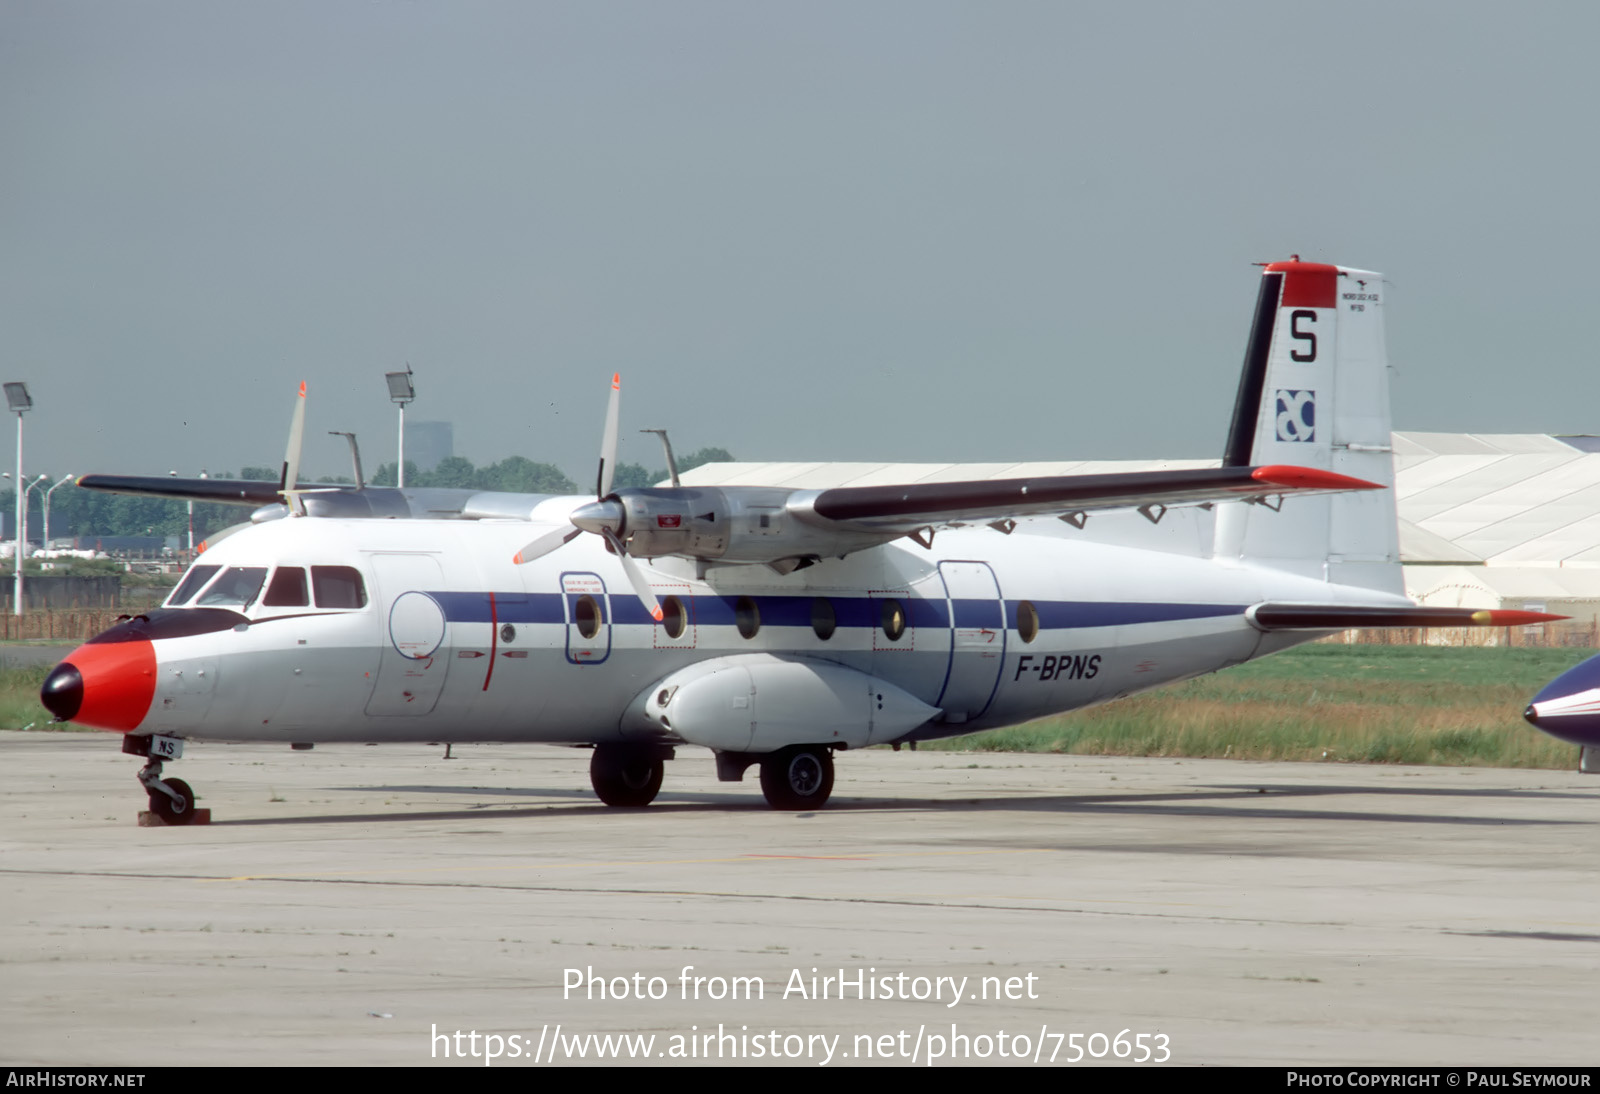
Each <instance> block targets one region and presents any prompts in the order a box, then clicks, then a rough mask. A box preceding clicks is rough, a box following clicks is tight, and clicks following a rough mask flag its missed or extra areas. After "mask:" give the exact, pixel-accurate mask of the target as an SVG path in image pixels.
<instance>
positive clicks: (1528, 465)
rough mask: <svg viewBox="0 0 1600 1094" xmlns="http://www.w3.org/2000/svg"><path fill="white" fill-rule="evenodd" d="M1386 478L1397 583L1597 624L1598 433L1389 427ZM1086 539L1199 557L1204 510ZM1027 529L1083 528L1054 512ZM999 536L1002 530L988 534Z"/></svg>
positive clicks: (907, 479) (841, 473) (822, 474)
mask: <svg viewBox="0 0 1600 1094" xmlns="http://www.w3.org/2000/svg"><path fill="white" fill-rule="evenodd" d="M1393 443H1394V461H1395V486H1396V494H1397V502H1398V506H1399V515H1400V558H1401V561H1402V563H1403V564H1404V566H1405V575H1406V591H1407V592H1408V593H1410V595H1411V596H1412V597H1413V598H1414V599H1415V600H1417V601H1418V602H1420V603H1423V604H1432V605H1438V606H1449V607H1479V608H1524V607H1526V608H1531V609H1533V610H1538V611H1543V610H1548V611H1552V612H1558V613H1560V614H1562V615H1570V616H1572V617H1573V623H1574V624H1589V625H1592V626H1596V627H1600V437H1591V436H1581V437H1553V436H1547V435H1544V434H1485V433H1396V434H1394V442H1393ZM1216 462H1217V461H1215V460H1093V461H1084V460H1077V461H1060V462H1055V461H1052V462H1042V463H1003V462H1001V463H966V464H960V463H955V464H932V463H720V464H706V465H704V466H702V467H699V468H696V469H695V470H693V471H690V472H687V473H685V474H684V476H683V481H684V483H685V484H686V485H713V484H714V485H719V486H727V485H748V486H757V485H759V486H787V487H793V488H797V489H809V490H821V489H826V488H828V487H834V486H881V485H887V484H893V483H911V482H949V481H953V480H960V479H1007V478H1022V477H1027V476H1032V475H1074V474H1076V475H1090V474H1098V473H1106V472H1114V471H1142V470H1154V469H1158V468H1179V467H1214V466H1216ZM1089 527H1090V528H1091V529H1093V533H1092V534H1093V535H1094V538H1096V539H1099V540H1109V541H1114V542H1126V543H1128V544H1129V545H1130V546H1131V545H1137V546H1147V547H1157V548H1164V549H1167V550H1175V551H1181V552H1183V553H1195V552H1204V551H1205V550H1207V549H1209V544H1210V542H1211V526H1210V516H1209V514H1207V513H1206V512H1204V511H1203V510H1199V509H1192V508H1191V509H1184V510H1172V511H1171V512H1169V513H1168V514H1167V515H1166V517H1165V518H1163V520H1162V521H1161V523H1160V525H1151V524H1150V523H1149V522H1148V521H1147V520H1146V519H1145V518H1143V517H1141V516H1139V515H1137V514H1134V513H1115V514H1097V515H1095V516H1093V517H1092V518H1091V520H1090V526H1089ZM1027 530H1028V531H1029V532H1031V533H1035V534H1049V535H1071V534H1077V535H1084V534H1086V532H1087V530H1086V532H1076V531H1075V530H1074V529H1070V528H1066V527H1065V526H1063V525H1060V523H1059V522H1056V521H1052V520H1035V521H1031V522H1029V523H1028V525H1027ZM997 534H998V533H997Z"/></svg>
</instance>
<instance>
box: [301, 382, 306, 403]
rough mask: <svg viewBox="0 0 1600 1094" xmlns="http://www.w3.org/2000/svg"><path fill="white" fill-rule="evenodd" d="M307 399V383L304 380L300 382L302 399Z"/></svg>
mask: <svg viewBox="0 0 1600 1094" xmlns="http://www.w3.org/2000/svg"><path fill="white" fill-rule="evenodd" d="M305 397H306V382H305V381H304V380H301V381H300V398H302V399H304V398H305Z"/></svg>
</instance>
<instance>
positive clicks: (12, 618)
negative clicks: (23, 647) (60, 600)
mask: <svg viewBox="0 0 1600 1094" xmlns="http://www.w3.org/2000/svg"><path fill="white" fill-rule="evenodd" d="M124 614H125V612H124V611H123V610H121V609H118V608H67V609H46V610H44V611H39V612H26V613H24V614H22V615H12V614H10V613H9V612H7V613H6V614H4V615H0V639H3V640H6V641H19V640H21V641H50V640H55V641H59V642H82V641H84V640H85V639H87V638H93V637H94V636H95V635H97V634H99V633H100V632H101V631H103V630H105V629H106V628H107V627H110V626H112V625H113V624H115V623H116V621H117V617H118V616H121V615H124Z"/></svg>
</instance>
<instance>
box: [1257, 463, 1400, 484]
mask: <svg viewBox="0 0 1600 1094" xmlns="http://www.w3.org/2000/svg"><path fill="white" fill-rule="evenodd" d="M1250 477H1251V478H1252V479H1255V480H1256V481H1257V482H1266V483H1271V484H1272V485H1273V486H1289V487H1295V488H1297V489H1300V490H1382V489H1383V484H1382V483H1379V482H1368V481H1367V480H1366V479H1358V478H1356V477H1354V476H1353V475H1341V474H1339V473H1338V472H1337V471H1323V470H1321V469H1320V468H1315V467H1295V466H1294V465H1293V464H1282V463H1274V464H1267V465H1265V466H1263V467H1258V468H1256V469H1255V470H1254V471H1252V472H1250Z"/></svg>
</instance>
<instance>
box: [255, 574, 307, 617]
mask: <svg viewBox="0 0 1600 1094" xmlns="http://www.w3.org/2000/svg"><path fill="white" fill-rule="evenodd" d="M261 603H262V604H263V605H264V606H265V607H268V608H304V607H305V606H306V605H308V604H310V603H311V600H310V598H309V597H307V596H306V572H305V570H303V569H302V568H300V567H299V566H279V567H278V569H277V570H276V571H275V572H274V573H273V575H272V581H271V582H270V583H269V584H268V585H267V595H266V596H264V597H262V598H261Z"/></svg>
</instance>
